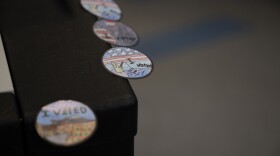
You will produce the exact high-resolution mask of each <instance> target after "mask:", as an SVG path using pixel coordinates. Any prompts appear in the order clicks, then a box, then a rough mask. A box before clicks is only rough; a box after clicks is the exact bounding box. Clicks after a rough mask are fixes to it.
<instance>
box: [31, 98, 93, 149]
mask: <svg viewBox="0 0 280 156" xmlns="http://www.w3.org/2000/svg"><path fill="white" fill-rule="evenodd" d="M96 126H97V121H96V116H95V114H94V113H93V112H92V110H91V109H90V108H89V107H88V106H86V105H84V104H82V103H81V102H78V101H72V100H60V101H56V102H53V103H51V104H48V105H46V106H44V107H42V109H41V110H40V112H39V113H38V116H37V119H36V125H35V127H36V130H37V132H38V134H39V136H40V137H41V138H42V139H44V140H46V141H47V142H49V143H52V144H55V145H61V146H73V145H77V144H79V143H81V142H83V141H85V140H87V139H88V138H89V137H90V136H91V135H92V134H93V133H94V132H95V129H96Z"/></svg>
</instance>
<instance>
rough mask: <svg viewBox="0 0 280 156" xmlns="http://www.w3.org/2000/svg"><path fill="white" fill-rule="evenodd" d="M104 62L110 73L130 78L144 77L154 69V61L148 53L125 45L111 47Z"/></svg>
mask: <svg viewBox="0 0 280 156" xmlns="http://www.w3.org/2000/svg"><path fill="white" fill-rule="evenodd" d="M102 62H103V64H104V66H105V68H106V69H107V70H108V71H109V72H110V73H112V74H114V75H117V76H120V77H123V78H128V79H139V78H144V77H146V76H148V75H149V74H150V73H151V72H152V70H153V64H152V61H151V60H150V59H149V58H148V57H147V56H146V55H144V54H143V53H141V52H139V51H137V50H134V49H130V48H125V47H117V48H111V49H109V50H108V51H106V52H105V54H104V55H103V58H102Z"/></svg>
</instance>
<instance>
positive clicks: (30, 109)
mask: <svg viewBox="0 0 280 156" xmlns="http://www.w3.org/2000/svg"><path fill="white" fill-rule="evenodd" d="M97 20H98V19H97V18H96V17H95V16H93V15H91V14H90V13H88V12H86V11H85V10H84V9H83V8H82V7H81V5H80V1H79V0H27V1H18V0H1V1H0V22H1V23H0V33H1V37H2V40H3V45H4V48H5V53H6V56H7V60H8V64H9V69H10V73H11V76H12V80H13V85H14V89H15V96H13V94H8V95H7V94H5V96H8V97H4V96H2V95H1V96H0V98H3V97H4V98H5V99H4V100H2V99H0V102H1V103H0V105H1V108H2V107H4V106H6V105H4V104H3V103H5V101H8V104H9V103H10V105H14V106H13V108H15V109H17V111H18V112H16V114H14V116H13V118H12V120H9V119H7V120H6V118H1V120H0V121H1V123H0V126H1V127H0V129H1V132H2V129H5V131H4V132H5V133H7V135H10V136H11V137H10V139H8V142H7V144H5V142H6V141H7V140H0V142H1V143H0V144H1V145H2V144H5V145H7V146H9V147H10V146H11V148H12V146H15V147H18V150H17V149H14V150H16V151H18V152H19V153H23V154H24V155H25V156H39V155H40V156H50V155H52V156H62V155H68V156H77V155H95V156H107V155H108V156H109V155H122V156H132V155H133V149H134V145H133V144H134V136H135V135H136V132H137V99H136V96H135V94H134V92H133V90H132V88H131V86H130V84H129V82H128V80H126V79H122V78H119V77H116V76H114V75H111V74H110V73H109V72H107V71H106V69H105V68H104V67H103V65H102V62H101V58H102V56H103V54H104V52H105V51H106V50H108V49H109V48H111V46H110V45H109V44H107V43H105V42H104V41H102V40H100V39H98V37H96V36H95V35H94V33H93V30H92V27H93V24H94V23H95V22H96V21H97ZM6 98H7V99H6ZM57 100H76V101H80V102H82V103H84V104H86V105H87V106H88V107H89V108H91V109H92V110H93V111H94V112H95V114H96V117H97V119H98V126H97V130H96V132H95V133H94V135H93V136H92V137H91V138H89V139H88V140H86V141H85V142H83V143H81V144H79V145H77V146H71V147H61V146H56V145H52V144H50V143H48V142H46V141H44V140H43V139H42V138H41V137H40V136H39V135H38V133H37V132H36V129H35V122H36V117H37V115H38V112H39V111H40V109H41V108H42V107H43V106H45V105H47V104H49V103H51V102H54V101H57ZM9 101H10V102H9ZM16 103H17V104H16ZM3 109H5V108H3ZM16 115H17V116H16ZM15 117H17V118H15ZM3 120H6V121H3ZM3 123H5V124H3ZM10 133H12V134H10ZM13 134H14V135H13ZM2 135H5V134H3V133H2ZM3 142H4V143H3ZM1 149H2V147H1ZM13 155H15V156H20V154H16V152H15V154H13Z"/></svg>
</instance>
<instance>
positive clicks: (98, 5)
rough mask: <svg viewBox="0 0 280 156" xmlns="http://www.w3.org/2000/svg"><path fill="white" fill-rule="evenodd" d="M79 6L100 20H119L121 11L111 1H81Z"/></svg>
mask: <svg viewBox="0 0 280 156" xmlns="http://www.w3.org/2000/svg"><path fill="white" fill-rule="evenodd" d="M81 5H82V7H83V8H84V9H86V10H87V11H89V12H90V13H92V14H94V15H96V16H98V17H100V18H103V19H107V20H114V21H117V20H119V19H121V9H120V8H119V6H118V5H117V4H116V3H115V2H114V1H113V0H81Z"/></svg>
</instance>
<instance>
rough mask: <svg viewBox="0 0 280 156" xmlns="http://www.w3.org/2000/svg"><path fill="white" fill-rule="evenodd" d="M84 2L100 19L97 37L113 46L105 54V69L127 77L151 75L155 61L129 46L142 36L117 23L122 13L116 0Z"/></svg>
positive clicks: (84, 5)
mask: <svg viewBox="0 0 280 156" xmlns="http://www.w3.org/2000/svg"><path fill="white" fill-rule="evenodd" d="M81 5H82V7H83V8H84V9H85V10H87V11H88V12H90V13H91V14H93V15H95V16H97V17H99V18H100V19H101V20H98V21H97V22H96V23H95V24H94V26H93V31H94V33H95V34H96V36H97V37H99V38H100V39H101V40H103V41H105V42H108V43H109V44H111V45H112V47H114V48H111V49H109V50H107V51H106V52H105V54H104V55H103V58H102V62H103V65H104V66H105V68H106V69H107V70H108V71H109V72H110V73H112V74H114V75H117V76H120V77H123V78H128V79H139V78H144V77H146V76H148V75H149V74H150V73H151V72H152V69H153V63H152V61H151V59H149V58H148V57H147V56H146V55H145V54H143V53H141V52H139V51H137V50H134V49H131V48H128V47H132V46H135V45H136V44H137V43H138V41H139V38H138V36H137V34H136V33H135V31H134V30H133V29H131V28H130V27H128V26H127V25H125V24H123V23H121V22H118V20H120V19H121V16H122V13H121V10H120V8H119V6H118V5H117V4H116V3H115V2H114V1H113V0H81Z"/></svg>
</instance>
